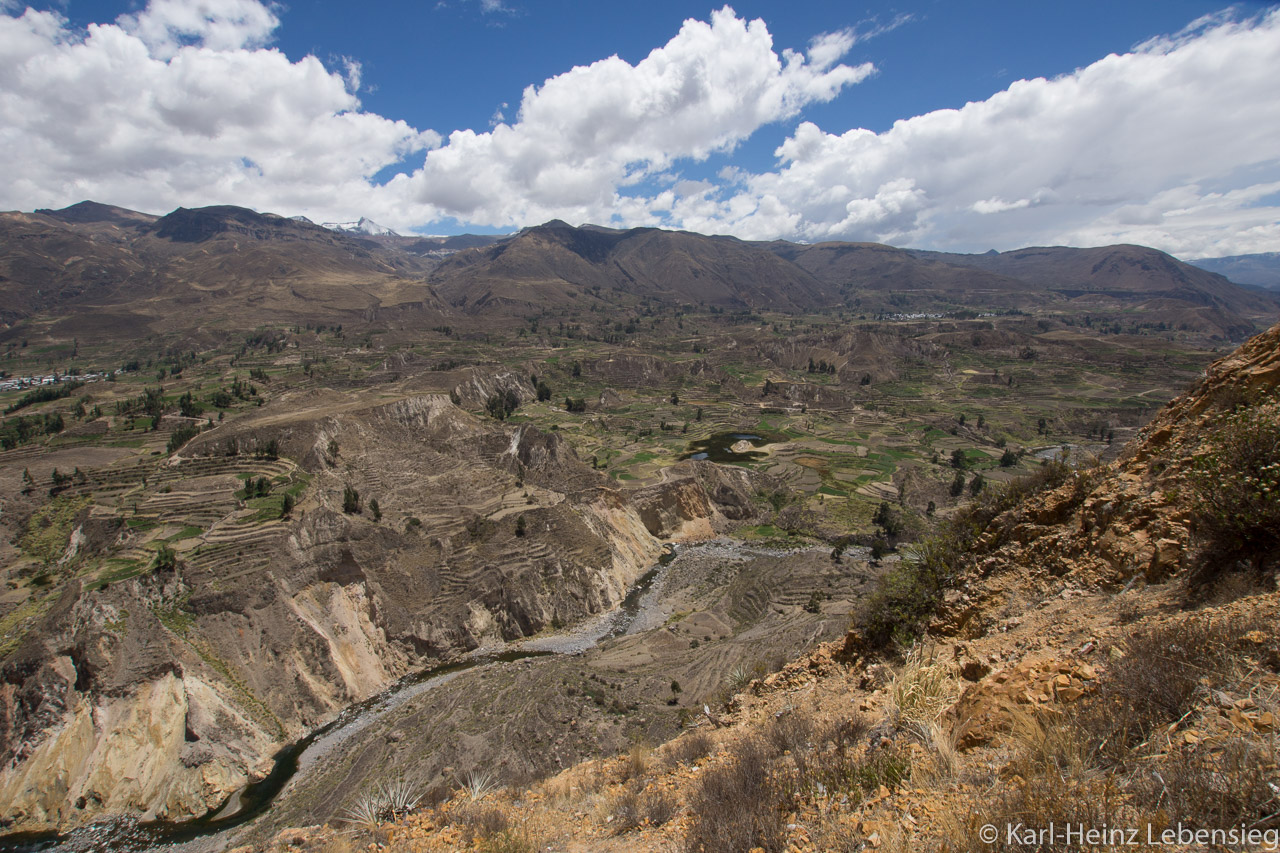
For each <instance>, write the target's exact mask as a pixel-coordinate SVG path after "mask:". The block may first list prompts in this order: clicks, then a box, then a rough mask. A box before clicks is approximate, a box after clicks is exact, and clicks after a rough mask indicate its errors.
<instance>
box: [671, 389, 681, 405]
mask: <svg viewBox="0 0 1280 853" xmlns="http://www.w3.org/2000/svg"><path fill="white" fill-rule="evenodd" d="M671 405H673V406H678V405H680V395H679V394H677V393H676V392H675V391H672V392H671Z"/></svg>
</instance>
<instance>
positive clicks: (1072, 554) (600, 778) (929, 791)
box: [245, 326, 1280, 853]
mask: <svg viewBox="0 0 1280 853" xmlns="http://www.w3.org/2000/svg"><path fill="white" fill-rule="evenodd" d="M1278 384H1280V326H1277V327H1275V328H1272V329H1271V330H1270V331H1268V332H1266V333H1264V334H1262V335H1259V336H1257V337H1255V338H1253V339H1252V340H1250V341H1249V342H1247V343H1246V344H1245V345H1244V346H1243V347H1241V348H1240V349H1239V350H1237V351H1236V352H1235V353H1233V354H1232V355H1230V356H1228V357H1227V358H1224V359H1222V360H1220V361H1218V362H1216V363H1215V364H1214V365H1213V366H1212V367H1211V368H1210V369H1209V370H1208V371H1206V374H1205V376H1204V377H1203V379H1202V380H1201V381H1200V382H1199V383H1198V384H1197V385H1196V386H1195V387H1194V388H1192V389H1191V390H1190V391H1188V392H1187V393H1186V394H1184V395H1183V396H1181V397H1179V398H1177V399H1176V400H1174V401H1172V402H1171V403H1170V404H1169V405H1168V407H1166V409H1165V410H1164V411H1162V412H1161V413H1160V415H1159V416H1157V417H1156V418H1155V419H1154V420H1153V421H1152V422H1151V423H1150V424H1149V425H1148V427H1147V428H1146V429H1145V430H1144V431H1143V433H1142V434H1141V435H1140V436H1139V437H1138V439H1137V440H1136V441H1135V442H1134V443H1133V444H1132V445H1131V446H1130V447H1129V448H1128V450H1127V452H1126V453H1125V454H1124V455H1123V456H1122V457H1121V458H1120V459H1118V460H1117V461H1116V462H1113V463H1111V464H1109V465H1105V466H1100V467H1089V466H1088V465H1087V464H1084V463H1083V462H1082V461H1081V464H1078V465H1077V466H1075V467H1071V466H1067V465H1061V466H1056V465H1052V464H1050V465H1047V466H1046V468H1045V470H1044V471H1043V472H1042V474H1041V475H1040V476H1039V477H1037V478H1035V479H1034V481H1032V482H1027V483H1023V484H1021V485H1020V486H1018V487H1016V488H1011V489H1009V490H1007V491H1006V492H1005V493H1004V494H1002V495H992V496H990V497H988V498H987V499H985V500H984V501H981V502H979V503H978V504H977V505H975V506H974V507H973V508H971V509H970V510H969V511H968V512H967V513H964V514H962V515H960V516H958V517H957V518H956V519H954V520H953V522H952V524H951V525H950V527H949V528H947V529H946V530H944V532H943V534H942V536H940V537H939V538H938V539H937V540H935V541H934V542H933V543H931V544H930V545H928V546H926V547H924V548H922V549H921V551H920V555H919V559H918V560H917V561H915V562H904V563H903V564H901V566H900V567H898V568H897V569H892V570H890V571H889V572H887V574H886V576H885V579H884V581H883V583H882V585H881V587H880V589H879V590H878V592H877V593H876V594H875V595H874V596H873V597H872V598H871V599H870V600H869V602H868V607H867V608H865V609H864V611H863V613H862V614H861V616H860V617H859V618H857V619H855V625H854V627H853V628H852V629H851V630H850V632H849V634H848V635H847V636H846V637H845V639H844V640H843V641H841V642H837V643H832V644H829V645H828V646H825V647H822V648H821V649H819V650H818V651H817V652H816V653H814V654H811V655H808V656H806V657H804V658H802V659H800V660H797V661H794V662H792V663H790V664H788V665H786V666H785V667H783V668H782V669H781V670H780V671H779V672H777V673H775V674H773V675H770V676H768V677H765V678H763V679H760V680H757V681H754V682H752V683H751V684H750V685H749V686H747V687H746V688H745V689H744V690H742V691H741V692H740V693H738V694H737V695H736V696H734V697H733V698H732V700H730V701H729V702H728V704H727V705H725V706H716V707H711V706H710V704H708V707H707V709H706V714H705V715H704V716H703V717H702V718H701V719H700V720H699V721H698V723H697V724H696V725H695V726H694V729H695V730H694V731H691V732H687V733H685V734H683V735H682V736H681V737H679V738H677V739H676V740H674V741H671V742H669V743H667V744H665V745H662V746H661V747H659V748H654V749H649V748H648V747H646V746H644V745H638V746H637V747H636V748H634V749H632V750H630V751H629V752H628V753H626V754H625V755H622V756H619V757H615V758H605V759H601V760H598V761H593V762H588V763H586V764H583V765H580V766H577V767H574V768H571V769H569V770H567V771H565V772H564V773H562V774H560V775H559V776H556V777H554V778H551V779H548V780H546V781H544V782H542V783H539V784H537V785H535V786H533V787H529V788H521V789H509V790H503V791H492V790H488V789H486V788H484V787H483V786H480V787H477V786H471V787H470V788H469V789H465V788H464V789H460V790H459V791H458V792H457V793H456V794H455V795H454V796H453V798H452V799H450V800H448V801H447V802H444V803H442V804H439V805H436V806H434V807H432V808H421V807H420V806H419V807H417V808H412V809H410V808H408V805H409V803H408V802H397V801H396V798H395V797H394V796H392V793H393V792H394V786H395V783H396V780H394V779H386V780H383V782H382V785H381V787H371V788H370V790H369V791H368V794H367V797H366V802H367V804H368V805H369V806H370V809H369V811H368V812H367V813H364V814H349V815H348V819H347V820H346V821H340V822H338V823H337V824H336V825H334V826H330V827H310V828H300V829H294V830H288V831H286V832H283V833H281V834H280V835H278V836H277V838H276V839H275V841H274V842H272V843H271V844H268V845H266V847H267V848H271V849H279V848H282V847H288V848H289V849H310V850H324V851H330V853H337V852H338V851H343V850H352V849H357V848H359V849H363V848H364V847H365V845H369V844H372V845H375V846H376V848H377V849H385V850H407V851H414V850H461V849H468V850H512V851H515V850H528V851H532V850H535V849H536V850H548V849H550V850H564V851H588V850H590V851H610V850H618V851H621V850H671V849H686V850H690V851H707V853H712V851H744V850H754V849H759V850H765V851H781V850H822V851H831V850H836V851H844V850H848V851H853V850H862V849H869V848H876V849H892V850H920V849H942V850H951V851H990V850H1068V849H1070V850H1077V849H1081V848H1082V847H1083V848H1086V849H1119V848H1121V847H1124V846H1126V845H1129V844H1130V843H1132V842H1130V841H1129V839H1131V838H1136V839H1139V841H1140V842H1141V844H1142V846H1144V847H1148V848H1150V849H1168V850H1175V849H1176V850H1190V849H1196V850H1199V849H1206V848H1208V847H1210V846H1211V845H1216V846H1214V849H1220V848H1230V849H1274V847H1275V844H1276V841H1277V836H1278V835H1280V817H1277V815H1280V767H1278V765H1277V759H1278V758H1280V736H1278V734H1277V732H1280V699H1278V698H1277V697H1278V696H1280V675H1278V673H1280V640H1278V639H1277V633H1276V630H1275V625H1276V620H1277V618H1278V617H1280V593H1278V592H1277V591H1276V583H1275V569H1276V566H1277V562H1278V560H1280V550H1278V549H1277V544H1278V543H1277V540H1276V535H1277V534H1276V533H1275V531H1276V530H1277V528H1278V527H1280V525H1277V520H1278V519H1280V482H1278V481H1277V477H1278V476H1280V474H1278V472H1280V405H1278V404H1277V401H1276V396H1275V395H1276V388H1277V385H1278ZM913 628H918V629H920V630H921V631H922V634H921V636H920V639H919V641H918V642H916V643H915V644H914V645H913V646H909V645H908V644H909V643H910V640H909V635H910V632H911V631H912V629H913ZM1051 825H1052V826H1056V827H1057V828H1058V830H1059V831H1061V830H1062V828H1063V827H1065V826H1071V827H1073V828H1075V829H1078V830H1079V831H1090V830H1092V831H1106V830H1107V829H1108V828H1109V829H1110V831H1111V833H1112V834H1110V835H1105V836H1093V837H1091V838H1090V839H1086V840H1084V841H1082V840H1081V838H1080V837H1077V838H1076V840H1075V841H1072V840H1071V839H1068V838H1063V837H1055V838H1048V839H1046V836H1045V835H1044V832H1046V831H1050V830H1049V828H1050V826H1051ZM1116 832H1120V833H1121V834H1120V835H1116V834H1115V833H1116ZM245 849H246V850H249V849H255V848H245Z"/></svg>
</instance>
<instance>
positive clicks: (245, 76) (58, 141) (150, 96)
mask: <svg viewBox="0 0 1280 853" xmlns="http://www.w3.org/2000/svg"><path fill="white" fill-rule="evenodd" d="M276 23H277V21H276V18H275V15H274V14H273V13H272V12H271V10H270V9H269V8H268V7H267V6H264V5H261V4H259V3H256V2H252V0H153V2H152V3H151V5H149V6H148V7H147V8H146V9H145V10H143V11H142V12H141V13H139V14H137V15H134V16H127V17H123V18H121V19H120V21H119V22H118V23H115V24H102V25H91V26H90V27H89V28H88V30H87V31H85V32H77V31H74V30H73V29H72V28H70V26H69V25H68V24H67V22H66V21H65V20H64V19H62V18H61V17H59V16H58V15H56V14H53V13H49V12H39V11H35V10H30V9H28V10H27V11H26V12H24V13H23V14H22V15H21V16H18V17H14V16H10V15H0V150H3V151H4V152H5V158H6V172H7V175H8V176H9V178H8V179H7V180H6V181H4V182H2V183H0V206H4V207H22V208H26V209H30V208H32V207H38V206H57V205H60V204H68V203H73V202H76V201H80V200H82V199H85V198H92V199H96V200H100V201H106V202H110V203H114V204H120V205H125V206H129V207H135V208H138V209H141V210H152V211H167V210H171V209H172V208H174V207H175V206H177V205H179V204H183V205H188V206H191V205H203V204H218V203H226V204H242V205H246V206H251V207H258V208H259V209H268V210H279V211H281V212H286V213H287V212H293V211H294V210H298V209H303V208H305V209H308V210H312V211H315V212H317V213H338V212H347V211H348V210H349V208H348V204H352V203H354V204H362V203H365V202H368V203H370V204H371V205H372V203H373V199H372V197H373V195H374V194H375V188H374V187H373V186H372V184H371V183H370V179H371V177H372V176H373V175H374V174H376V173H377V172H378V170H379V169H382V168H383V167H385V166H387V165H390V164H393V163H396V162H398V161H400V160H401V159H403V158H404V157H405V156H406V155H408V154H411V153H413V152H414V151H422V150H424V149H426V148H427V147H429V146H431V145H433V144H437V143H438V141H439V137H438V136H437V135H435V134H434V133H432V132H430V131H427V132H419V131H417V130H415V129H414V128H412V127H410V126H408V125H407V124H405V123H404V122H396V121H390V120H388V119H385V118H382V117H381V116H377V115H372V114H369V113H364V112H360V109H359V108H360V103H359V101H358V100H357V98H356V97H355V95H354V93H353V91H352V89H353V88H354V86H355V85H356V84H357V83H358V79H359V70H358V66H357V65H354V64H352V63H350V62H348V63H345V67H344V69H343V73H334V72H330V71H329V70H327V69H326V68H325V67H324V66H323V65H322V64H321V63H320V61H319V60H317V59H315V58H314V57H310V56H308V57H305V58H303V59H301V60H299V61H297V62H291V61H290V60H289V59H288V58H287V57H285V56H284V54H282V53H280V52H279V51H276V50H267V49H262V48H261V47H260V45H262V44H263V43H265V42H266V41H267V40H268V39H269V38H270V35H271V32H272V31H273V29H274V27H275V26H276ZM339 199H341V200H342V203H341V205H340V208H341V210H339V209H338V208H339V205H337V204H335V203H334V202H335V201H337V200H339Z"/></svg>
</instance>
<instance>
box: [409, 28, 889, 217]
mask: <svg viewBox="0 0 1280 853" xmlns="http://www.w3.org/2000/svg"><path fill="white" fill-rule="evenodd" d="M848 44H851V42H849V41H848V40H844V41H840V40H838V39H837V40H835V41H832V40H831V39H828V40H826V41H823V42H822V46H821V48H820V53H821V55H822V60H821V62H820V63H812V62H808V61H806V60H805V58H804V57H803V56H801V55H800V54H798V53H795V52H792V51H783V52H782V54H781V56H779V55H778V54H777V53H775V52H774V50H773V40H772V38H771V37H770V35H769V32H768V30H767V29H766V27H765V25H764V22H763V21H758V20H757V21H751V22H747V21H744V20H742V19H740V18H738V17H737V15H736V14H735V13H734V12H733V10H732V9H729V8H728V7H726V8H724V9H721V10H720V11H718V12H714V13H713V14H712V16H711V21H710V22H703V21H695V20H688V21H685V23H684V25H683V26H682V27H681V29H680V32H679V33H678V34H677V35H676V36H675V37H674V38H672V39H671V41H670V42H668V43H667V44H666V45H665V46H663V47H660V48H658V49H656V50H654V51H653V52H652V53H650V54H649V56H647V57H646V58H645V59H643V60H641V61H640V62H639V63H637V64H636V65H631V64H629V63H627V62H625V61H623V60H622V59H619V58H618V57H616V56H613V57H609V58H608V59H602V60H600V61H598V62H595V63H592V64H591V65H588V66H579V67H576V68H573V69H572V70H570V71H567V72H565V73H564V74H561V75H559V76H556V77H553V78H551V79H549V80H547V81H546V82H544V83H543V84H542V85H541V86H530V87H528V88H527V89H525V92H524V96H523V98H522V100H521V103H520V108H519V113H518V117H517V120H516V121H515V122H514V123H513V124H505V123H499V124H497V125H496V126H495V127H494V128H493V130H492V131H490V132H488V133H476V132H474V131H472V130H459V131H455V132H454V133H452V134H451V135H450V136H449V139H448V143H447V144H446V145H444V146H442V147H441V148H439V149H436V150H434V151H431V152H430V153H429V154H428V155H427V158H426V162H425V163H424V164H423V166H422V168H421V169H419V170H417V171H416V172H415V173H414V174H413V175H412V176H410V177H407V178H405V179H404V180H403V181H401V182H398V183H396V189H397V191H402V192H404V193H406V194H407V195H408V197H409V199H410V200H411V201H412V202H414V203H415V204H417V205H419V206H421V207H420V209H430V210H435V211H437V212H438V214H440V215H452V216H456V217H458V218H460V219H464V220H468V221H471V222H478V223H484V224H489V225H523V224H527V223H530V222H538V221H542V220H545V219H549V218H552V217H555V216H558V217H562V218H566V219H570V220H574V221H586V220H596V221H608V220H609V219H610V218H611V217H612V216H615V215H621V214H620V208H619V205H622V206H624V207H625V204H624V203H623V202H622V201H621V200H620V199H619V198H618V196H617V190H618V188H619V187H624V186H629V185H632V184H635V183H637V182H638V181H640V180H641V179H643V178H646V177H649V176H652V175H655V174H657V173H659V172H662V171H663V170H665V169H667V168H668V167H669V166H671V164H672V163H673V162H674V161H676V160H679V159H683V158H689V159H693V160H703V159H705V158H707V157H708V156H710V155H711V154H712V153H715V152H725V151H731V150H732V149H733V148H734V147H735V146H736V145H737V144H738V143H740V142H741V141H742V140H744V139H746V138H747V137H748V136H750V135H751V134H752V133H754V132H755V131H756V130H757V129H759V128H760V127H761V126H762V125H765V124H768V123H771V122H777V121H780V120H783V119H787V118H790V117H792V116H794V115H796V113H798V112H799V111H800V109H801V108H803V107H804V106H805V105H807V104H810V103H813V102H815V101H828V100H830V99H832V98H834V97H835V96H836V95H837V94H838V93H839V92H840V90H841V89H842V88H844V87H845V86H847V85H850V84H852V83H856V82H858V81H859V80H862V79H864V78H865V77H866V76H867V75H868V74H870V73H871V71H872V68H871V66H870V65H862V66H859V67H856V68H852V67H849V66H846V65H836V64H835V59H836V56H835V51H836V50H837V49H840V48H841V45H844V48H843V49H847V45H848ZM651 218H652V217H651V215H649V214H646V215H644V216H643V217H642V219H644V220H645V221H649V219H651Z"/></svg>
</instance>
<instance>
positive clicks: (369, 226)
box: [320, 216, 400, 237]
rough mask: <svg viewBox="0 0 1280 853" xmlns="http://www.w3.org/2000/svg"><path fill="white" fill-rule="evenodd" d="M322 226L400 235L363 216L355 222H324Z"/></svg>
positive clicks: (381, 235)
mask: <svg viewBox="0 0 1280 853" xmlns="http://www.w3.org/2000/svg"><path fill="white" fill-rule="evenodd" d="M320 227H321V228H328V229H329V230H330V231H344V232H346V233H348V234H365V235H368V236H370V237H399V236H400V235H399V234H397V233H396V232H394V231H392V230H391V229H390V228H387V227H385V226H382V225H379V224H378V223H376V222H374V221H373V220H372V219H366V218H365V217H363V216H361V217H360V219H359V220H357V221H355V222H322V223H321V224H320Z"/></svg>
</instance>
